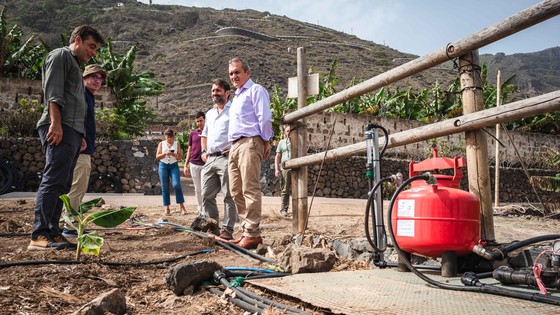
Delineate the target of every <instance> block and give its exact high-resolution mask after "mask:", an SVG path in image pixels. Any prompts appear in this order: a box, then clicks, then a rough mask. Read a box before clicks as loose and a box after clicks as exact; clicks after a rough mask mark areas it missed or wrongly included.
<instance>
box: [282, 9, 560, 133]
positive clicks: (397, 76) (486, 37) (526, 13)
mask: <svg viewBox="0 0 560 315" xmlns="http://www.w3.org/2000/svg"><path fill="white" fill-rule="evenodd" d="M559 14H560V1H558V0H546V1H543V2H540V3H538V4H536V5H534V6H532V7H529V8H527V9H525V10H523V11H521V12H519V13H517V14H514V15H512V16H510V17H509V18H507V19H504V20H502V21H500V22H498V23H495V24H493V25H490V26H489V27H487V28H485V29H483V30H482V31H479V32H478V33H473V34H471V35H469V36H467V37H465V38H463V39H461V40H459V41H456V42H454V43H451V44H449V45H447V46H446V47H444V48H443V49H438V50H437V51H435V52H433V53H430V54H427V55H424V56H422V57H419V58H416V59H414V60H412V61H409V62H407V63H405V64H403V65H400V66H398V67H396V68H393V69H391V70H389V71H387V72H384V73H382V74H379V75H377V76H375V77H373V78H371V79H369V80H366V81H364V82H361V83H359V84H356V85H354V86H352V87H350V88H347V89H345V90H344V91H341V92H338V93H336V94H333V95H331V96H329V97H327V98H325V99H322V100H320V101H318V102H316V103H313V104H310V105H309V106H306V107H304V108H302V109H298V110H296V111H294V112H291V113H288V114H286V115H285V116H284V117H283V122H284V123H292V122H295V121H297V120H299V119H301V118H304V117H307V116H310V115H312V114H315V113H318V112H320V111H322V110H325V109H328V108H330V107H333V106H335V105H338V104H340V103H343V102H345V101H348V100H351V99H353V98H355V97H358V96H361V95H364V94H366V93H369V92H373V91H375V90H377V89H380V88H382V87H384V86H386V85H389V84H391V83H394V82H397V81H399V80H401V79H404V78H406V77H409V76H411V75H414V74H416V73H419V72H421V71H424V70H427V69H429V68H431V67H434V66H437V65H439V64H441V63H444V62H446V61H448V60H449V59H453V58H455V57H459V56H461V55H464V54H465V53H468V52H470V51H473V50H475V49H478V48H480V47H483V46H486V45H488V44H490V43H493V42H495V41H498V40H500V39H502V38H504V37H507V36H509V35H511V34H514V33H517V32H519V31H522V30H524V29H526V28H529V27H531V26H533V25H535V24H538V23H540V22H542V21H545V20H547V19H550V18H552V17H555V16H557V15H559Z"/></svg>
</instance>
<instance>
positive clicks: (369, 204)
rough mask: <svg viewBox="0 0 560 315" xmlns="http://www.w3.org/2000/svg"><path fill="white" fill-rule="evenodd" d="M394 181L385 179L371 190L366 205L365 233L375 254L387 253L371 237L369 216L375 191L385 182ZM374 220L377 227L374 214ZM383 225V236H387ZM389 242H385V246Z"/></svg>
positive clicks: (388, 178) (389, 178)
mask: <svg viewBox="0 0 560 315" xmlns="http://www.w3.org/2000/svg"><path fill="white" fill-rule="evenodd" d="M391 181H392V177H385V178H382V179H380V180H379V182H378V183H377V184H376V185H375V186H373V188H372V189H371V191H370V192H369V196H368V199H367V203H366V213H365V218H364V227H365V232H366V239H367V241H368V243H369V245H371V247H373V250H374V251H375V252H382V251H385V249H386V247H385V248H379V247H377V244H375V243H374V242H373V240H372V239H371V235H370V233H369V214H370V210H371V204H372V203H373V199H374V198H375V191H376V190H377V189H378V188H379V187H380V186H381V185H382V184H383V183H385V182H391ZM371 217H372V218H373V220H372V221H373V223H374V227H375V225H377V224H378V223H377V221H375V215H374V214H372V216H371ZM381 224H382V229H383V235H386V233H385V224H383V221H381ZM386 243H387V242H386V241H385V244H386Z"/></svg>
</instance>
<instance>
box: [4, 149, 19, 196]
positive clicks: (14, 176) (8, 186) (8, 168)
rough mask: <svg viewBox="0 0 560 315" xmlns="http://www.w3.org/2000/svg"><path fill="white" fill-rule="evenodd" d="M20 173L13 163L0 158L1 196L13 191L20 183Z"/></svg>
mask: <svg viewBox="0 0 560 315" xmlns="http://www.w3.org/2000/svg"><path fill="white" fill-rule="evenodd" d="M18 180H19V173H18V171H17V169H16V168H15V167H14V166H13V165H12V163H11V162H10V161H8V160H6V159H3V158H0V195H3V194H6V193H9V192H11V191H13V190H14V189H15V188H16V186H17V183H18Z"/></svg>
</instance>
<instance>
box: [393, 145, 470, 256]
mask: <svg viewBox="0 0 560 315" xmlns="http://www.w3.org/2000/svg"><path fill="white" fill-rule="evenodd" d="M434 156H435V157H434V158H431V159H427V160H425V161H422V162H419V163H416V162H411V163H410V166H409V173H410V177H413V176H417V175H419V172H425V171H434V170H441V169H453V171H454V175H439V174H436V175H435V177H436V179H437V184H435V185H432V184H427V183H426V182H425V181H423V180H417V181H414V182H412V183H411V188H410V189H409V190H406V191H402V192H401V193H400V194H399V195H398V196H397V199H396V201H395V203H394V206H393V215H392V219H391V224H392V227H393V231H394V234H395V238H396V241H397V243H398V244H399V247H401V249H402V250H404V251H405V252H408V253H411V254H412V253H413V254H418V255H422V256H427V257H442V254H443V253H445V252H450V251H453V252H455V253H456V255H457V256H464V255H467V254H469V253H471V252H472V248H473V247H474V245H475V244H476V243H478V242H479V240H480V201H479V200H478V198H477V196H476V195H474V194H472V193H469V192H466V191H463V190H461V189H459V185H460V182H461V178H462V177H463V172H462V170H461V168H463V167H465V165H466V163H465V159H464V158H462V157H455V158H454V159H450V158H438V157H437V151H436V150H434Z"/></svg>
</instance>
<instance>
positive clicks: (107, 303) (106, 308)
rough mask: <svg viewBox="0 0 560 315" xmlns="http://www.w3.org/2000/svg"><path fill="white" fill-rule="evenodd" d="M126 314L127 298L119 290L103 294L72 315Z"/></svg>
mask: <svg viewBox="0 0 560 315" xmlns="http://www.w3.org/2000/svg"><path fill="white" fill-rule="evenodd" d="M125 313H126V297H125V295H124V293H122V292H121V290H119V289H113V290H111V291H109V292H106V293H103V294H101V295H100V296H98V297H97V298H95V299H94V300H92V301H91V302H89V303H87V304H86V305H84V306H82V307H81V308H80V309H79V310H77V311H76V312H74V313H72V315H106V314H115V315H121V314H125Z"/></svg>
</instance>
